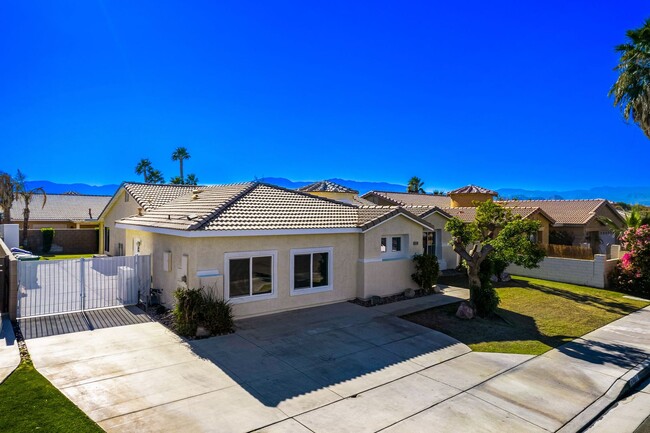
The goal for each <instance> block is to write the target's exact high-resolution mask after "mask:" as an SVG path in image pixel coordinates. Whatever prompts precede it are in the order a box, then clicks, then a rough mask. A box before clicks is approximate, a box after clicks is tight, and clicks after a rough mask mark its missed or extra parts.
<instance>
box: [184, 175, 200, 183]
mask: <svg viewBox="0 0 650 433" xmlns="http://www.w3.org/2000/svg"><path fill="white" fill-rule="evenodd" d="M198 184H199V178H198V177H196V175H195V174H194V173H190V174H188V175H187V177H186V178H185V185H198Z"/></svg>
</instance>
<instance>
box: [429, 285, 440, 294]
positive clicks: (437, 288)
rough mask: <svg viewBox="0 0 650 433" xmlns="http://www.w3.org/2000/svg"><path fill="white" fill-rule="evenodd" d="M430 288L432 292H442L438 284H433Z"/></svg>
mask: <svg viewBox="0 0 650 433" xmlns="http://www.w3.org/2000/svg"><path fill="white" fill-rule="evenodd" d="M431 290H433V293H438V294H439V293H442V289H441V288H440V287H438V286H433V288H432V289H431Z"/></svg>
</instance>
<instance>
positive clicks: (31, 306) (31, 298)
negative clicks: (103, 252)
mask: <svg viewBox="0 0 650 433" xmlns="http://www.w3.org/2000/svg"><path fill="white" fill-rule="evenodd" d="M150 287H151V257H150V256H148V255H145V256H121V257H98V258H92V259H74V260H48V261H24V262H23V261H19V262H18V305H17V307H18V308H17V311H16V316H17V317H18V318H26V317H36V316H46V315H52V314H62V313H72V312H82V313H83V312H84V311H86V310H93V309H99V308H110V307H121V306H126V305H135V304H138V303H139V302H140V301H145V302H146V299H147V298H148V296H149V289H150Z"/></svg>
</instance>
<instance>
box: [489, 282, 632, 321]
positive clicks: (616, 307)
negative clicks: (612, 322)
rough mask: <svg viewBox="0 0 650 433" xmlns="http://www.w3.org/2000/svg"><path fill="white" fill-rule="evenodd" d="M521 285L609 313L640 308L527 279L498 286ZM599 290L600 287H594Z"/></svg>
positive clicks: (625, 311)
mask: <svg viewBox="0 0 650 433" xmlns="http://www.w3.org/2000/svg"><path fill="white" fill-rule="evenodd" d="M507 287H519V288H525V289H531V290H537V291H539V292H542V293H545V294H548V295H553V296H559V297H562V298H564V299H567V300H569V301H573V302H578V303H580V304H584V305H589V306H592V307H596V308H599V309H601V310H604V311H607V312H608V313H613V314H620V315H627V314H630V313H632V312H634V311H636V310H638V309H639V307H637V306H634V305H630V304H627V303H625V302H621V301H616V300H610V299H607V298H602V297H599V296H593V295H589V294H585V293H575V292H572V291H569V290H562V289H555V288H552V287H548V286H543V285H540V284H535V283H530V282H528V281H525V280H511V281H509V282H508V283H502V284H500V285H499V286H498V287H496V288H497V289H498V288H507ZM593 290H599V289H593Z"/></svg>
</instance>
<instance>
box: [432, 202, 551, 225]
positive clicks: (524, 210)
mask: <svg viewBox="0 0 650 433" xmlns="http://www.w3.org/2000/svg"><path fill="white" fill-rule="evenodd" d="M510 210H511V211H512V213H513V214H514V215H519V216H521V217H522V218H529V217H531V216H533V215H535V214H541V215H543V216H544V217H546V219H548V220H549V221H550V222H551V224H554V223H555V220H554V219H553V217H551V216H550V215H548V214H547V213H546V212H544V210H543V209H542V208H540V207H535V206H519V207H510ZM442 211H443V212H444V213H447V214H448V215H450V216H452V217H456V218H458V219H460V220H461V221H463V222H467V223H468V222H473V221H474V220H475V219H476V208H475V207H450V208H445V209H442Z"/></svg>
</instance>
